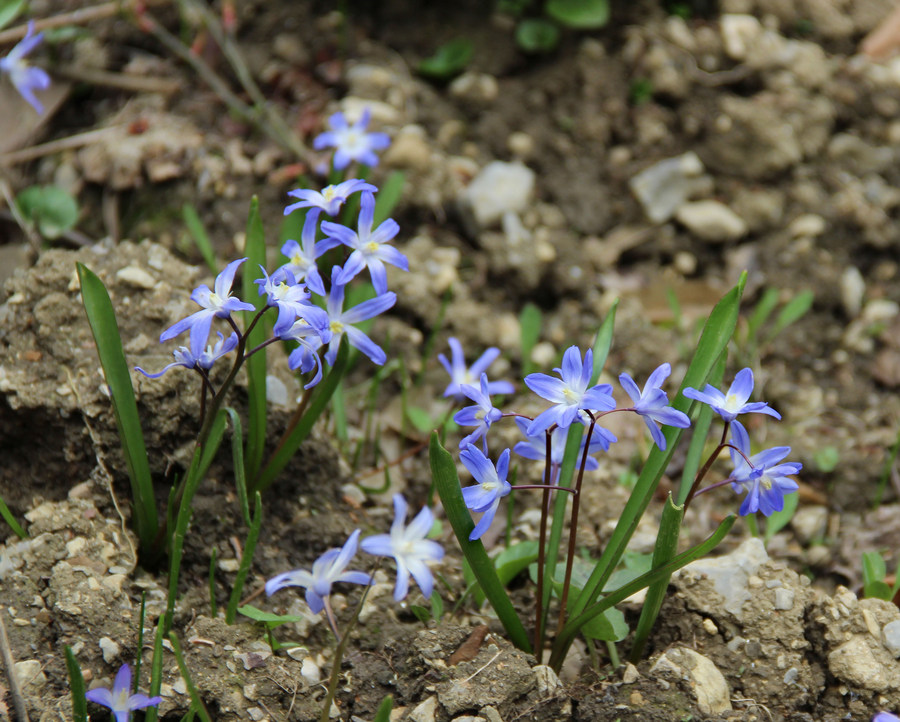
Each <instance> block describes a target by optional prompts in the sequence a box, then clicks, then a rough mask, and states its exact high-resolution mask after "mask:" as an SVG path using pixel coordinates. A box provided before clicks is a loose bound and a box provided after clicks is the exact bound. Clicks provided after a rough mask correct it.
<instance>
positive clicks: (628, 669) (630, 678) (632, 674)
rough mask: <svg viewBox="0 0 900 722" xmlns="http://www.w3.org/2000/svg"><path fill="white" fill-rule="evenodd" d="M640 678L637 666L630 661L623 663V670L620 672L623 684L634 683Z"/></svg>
mask: <svg viewBox="0 0 900 722" xmlns="http://www.w3.org/2000/svg"><path fill="white" fill-rule="evenodd" d="M640 678H641V673H640V672H638V668H637V667H635V666H634V665H633V664H632V663H631V662H626V663H625V671H624V672H623V673H622V683H623V684H634V683H635V682H637V681H638V680H639V679H640Z"/></svg>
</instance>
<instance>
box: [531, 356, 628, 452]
mask: <svg viewBox="0 0 900 722" xmlns="http://www.w3.org/2000/svg"><path fill="white" fill-rule="evenodd" d="M593 363H594V353H593V351H592V350H591V349H588V350H587V351H586V352H585V354H584V363H582V362H581V351H580V350H579V348H578V347H577V346H570V347H569V348H567V349H566V352H565V353H564V354H563V360H562V368H556V369H553V370H554V371H556V372H557V373H558V374H559V375H560V378H559V379H555V378H553V377H552V376H549V375H547V374H528V376H526V377H525V385H526V386H528V388H530V389H531V390H532V391H534V393H536V394H537V395H538V396H541V397H543V398H545V399H547V400H548V401H552V402H553V406H551V407H550V408H549V409H547V410H546V411H543V412H541V413H540V414H539V415H538V416H537V418H535V420H534V421H532V422H531V425H530V426H529V427H528V436H534V435H535V434H539V433H540V432H542V431H545V430H547V429H549V428H550V427H551V426H553V424H556V425H557V426H558V427H559V428H561V429H565V428H568V427H569V426H570V425H571V424H572V422H573V421H576V420H577V421H579V422H580V423H585V414H583V413H582V411H588V410H589V411H611V410H612V409H614V408H616V402H615V400H614V399H613V397H612V386H610V385H609V384H598V385H597V386H593V387H591V388H588V384H589V383H590V382H591V374H592V373H593Z"/></svg>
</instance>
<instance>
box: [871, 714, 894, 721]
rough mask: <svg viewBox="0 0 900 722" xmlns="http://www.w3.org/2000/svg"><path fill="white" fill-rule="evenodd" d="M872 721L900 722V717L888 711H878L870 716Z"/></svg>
mask: <svg viewBox="0 0 900 722" xmlns="http://www.w3.org/2000/svg"><path fill="white" fill-rule="evenodd" d="M872 722H900V717H898V716H897V715H895V714H891V713H890V712H879V713H878V714H876V715H875V716H874V717H873V718H872Z"/></svg>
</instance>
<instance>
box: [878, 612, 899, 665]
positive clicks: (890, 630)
mask: <svg viewBox="0 0 900 722" xmlns="http://www.w3.org/2000/svg"><path fill="white" fill-rule="evenodd" d="M881 631H882V633H883V634H884V646H885V647H887V649H888V651H889V652H890V653H891V654H893V655H894V656H895V657H900V619H895V620H894V621H893V622H888V623H887V624H885V625H884V629H882V630H881Z"/></svg>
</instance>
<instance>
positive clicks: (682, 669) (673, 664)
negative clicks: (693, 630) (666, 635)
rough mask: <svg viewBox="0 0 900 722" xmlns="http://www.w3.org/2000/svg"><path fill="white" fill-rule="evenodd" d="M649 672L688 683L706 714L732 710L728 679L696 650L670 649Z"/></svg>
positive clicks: (698, 704)
mask: <svg viewBox="0 0 900 722" xmlns="http://www.w3.org/2000/svg"><path fill="white" fill-rule="evenodd" d="M650 672H651V673H656V674H658V673H669V674H675V675H677V676H678V677H680V678H681V679H683V680H686V681H687V682H688V683H689V684H690V687H691V691H692V692H693V693H694V696H695V697H696V699H697V707H699V709H700V712H702V713H703V714H704V715H720V714H722V713H724V712H728V711H730V710H731V692H730V690H729V689H728V683H727V682H726V681H725V677H724V676H723V675H722V673H721V672H720V671H719V668H718V667H716V665H715V664H713V663H712V661H711V660H710V659H709V658H707V657H704V656H703V655H702V654H700V653H699V652H695V651H694V650H693V649H688V648H686V647H677V648H675V649H670V650H668V651H667V652H665V653H664V654H663V655H662V656H661V657H660V658H659V659H658V660H657V661H656V663H655V664H654V665H653V667H652V668H651V670H650Z"/></svg>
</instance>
